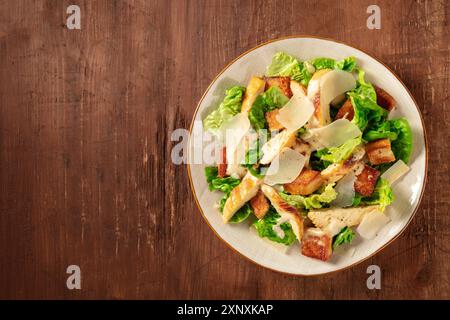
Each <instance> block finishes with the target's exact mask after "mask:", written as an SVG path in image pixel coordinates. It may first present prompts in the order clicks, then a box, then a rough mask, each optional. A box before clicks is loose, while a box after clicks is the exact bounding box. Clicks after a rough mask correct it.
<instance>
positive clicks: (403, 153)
mask: <svg viewBox="0 0 450 320" xmlns="http://www.w3.org/2000/svg"><path fill="white" fill-rule="evenodd" d="M389 122H390V123H391V128H392V130H393V131H394V132H395V133H396V134H397V139H395V140H394V141H393V142H392V143H391V148H392V152H393V153H394V155H395V159H397V160H399V159H401V160H403V162H404V163H408V162H409V158H410V157H411V153H412V143H413V141H412V132H411V127H410V126H409V123H408V120H406V119H404V118H401V119H394V120H390V121H389Z"/></svg>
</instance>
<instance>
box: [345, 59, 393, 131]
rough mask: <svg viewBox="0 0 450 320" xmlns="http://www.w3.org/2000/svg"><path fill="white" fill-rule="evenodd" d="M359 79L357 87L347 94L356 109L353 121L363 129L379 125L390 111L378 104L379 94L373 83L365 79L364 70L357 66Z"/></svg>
mask: <svg viewBox="0 0 450 320" xmlns="http://www.w3.org/2000/svg"><path fill="white" fill-rule="evenodd" d="M357 72H358V80H357V82H356V88H355V89H353V90H352V91H350V92H348V93H347V95H348V96H349V97H350V100H351V102H352V105H353V109H354V111H355V115H354V117H353V120H352V122H353V123H354V124H356V125H357V126H358V127H359V128H360V129H361V131H364V130H365V129H366V128H368V127H370V126H373V125H379V124H381V123H382V122H384V121H385V120H386V118H387V116H388V112H387V111H386V110H385V109H383V108H382V107H380V106H379V105H377V94H376V92H375V88H374V87H373V86H372V84H370V83H368V82H366V81H365V79H364V75H365V73H364V71H363V70H362V69H360V68H357Z"/></svg>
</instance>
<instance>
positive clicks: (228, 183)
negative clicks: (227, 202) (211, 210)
mask: <svg viewBox="0 0 450 320" xmlns="http://www.w3.org/2000/svg"><path fill="white" fill-rule="evenodd" d="M217 174H218V169H217V167H206V168H205V176H206V182H208V188H209V190H210V191H214V190H219V191H222V192H224V193H225V194H229V193H230V192H231V190H233V189H234V187H236V186H237V185H238V184H239V183H241V180H239V179H235V178H232V177H225V178H219V177H217Z"/></svg>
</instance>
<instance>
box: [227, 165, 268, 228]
mask: <svg viewBox="0 0 450 320" xmlns="http://www.w3.org/2000/svg"><path fill="white" fill-rule="evenodd" d="M262 182H263V179H258V178H256V177H254V176H253V175H252V174H251V173H250V172H248V173H247V174H246V175H245V177H244V178H243V179H242V181H241V183H240V184H238V185H237V186H236V187H235V188H234V189H233V190H231V193H230V196H229V197H228V199H227V201H226V202H225V206H224V207H223V216H222V218H223V221H224V222H225V223H227V222H228V220H230V219H231V217H232V216H233V215H234V214H235V213H236V211H238V210H239V209H240V208H242V206H243V205H244V204H245V203H246V202H247V201H249V200H250V199H251V198H253V197H254V196H256V194H257V193H258V190H259V188H260V187H261V184H262Z"/></svg>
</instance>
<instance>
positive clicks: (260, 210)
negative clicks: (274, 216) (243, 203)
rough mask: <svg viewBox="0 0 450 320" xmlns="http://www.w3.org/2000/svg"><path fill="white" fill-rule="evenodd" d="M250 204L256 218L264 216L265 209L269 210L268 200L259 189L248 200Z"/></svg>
mask: <svg viewBox="0 0 450 320" xmlns="http://www.w3.org/2000/svg"><path fill="white" fill-rule="evenodd" d="M250 205H251V207H252V209H253V212H254V213H255V216H256V217H257V218H258V219H262V218H264V216H265V215H266V213H267V211H269V201H268V200H267V199H266V197H265V196H264V193H263V192H262V191H261V190H259V191H258V193H257V194H256V196H254V197H253V198H252V199H251V200H250Z"/></svg>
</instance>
